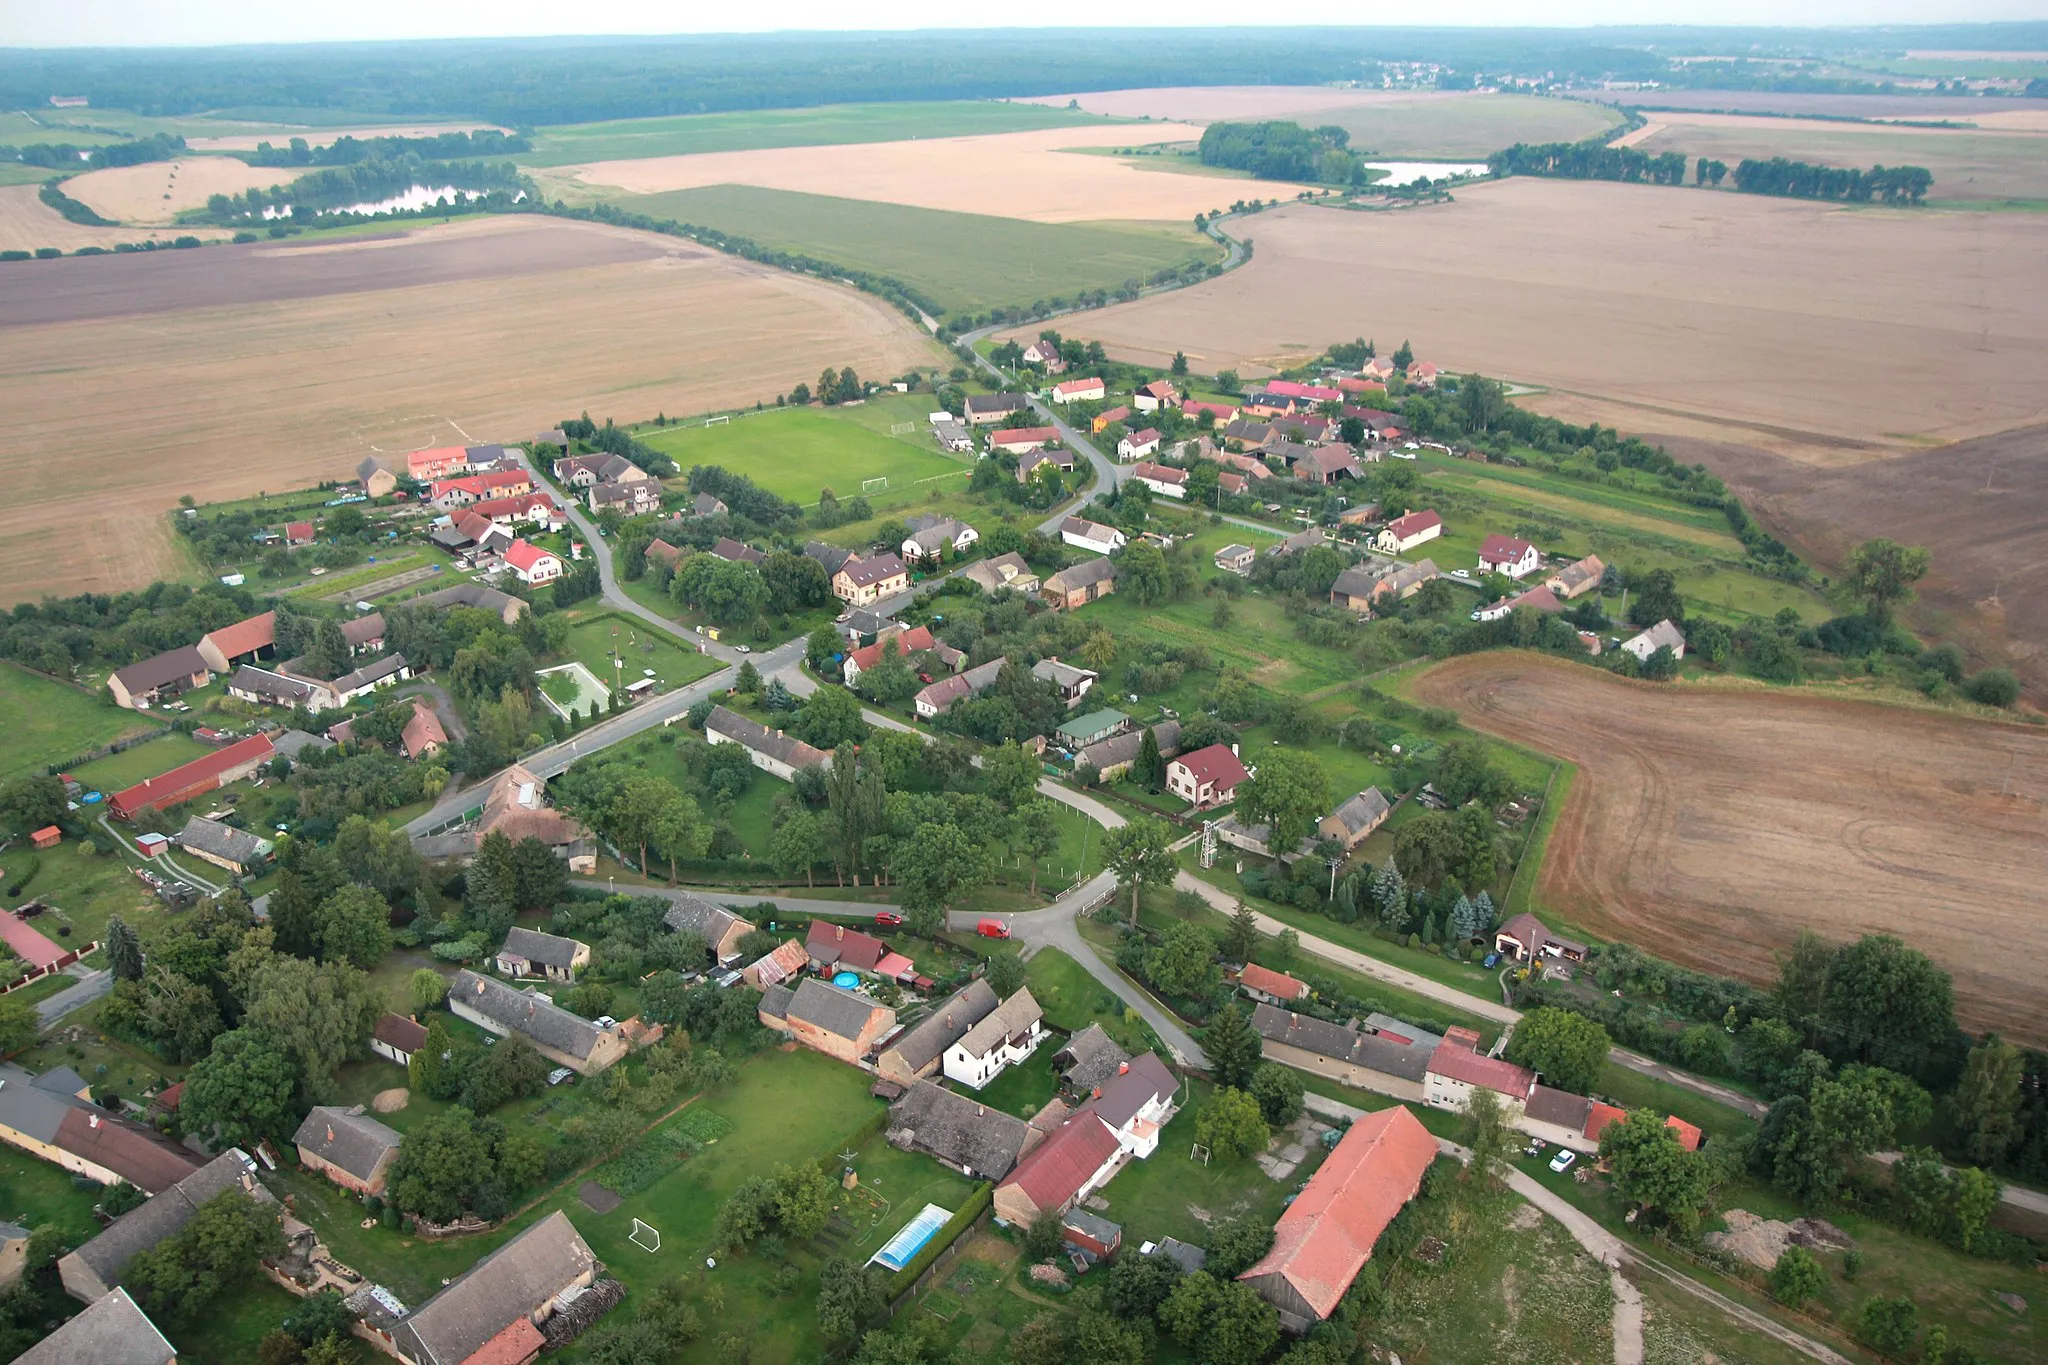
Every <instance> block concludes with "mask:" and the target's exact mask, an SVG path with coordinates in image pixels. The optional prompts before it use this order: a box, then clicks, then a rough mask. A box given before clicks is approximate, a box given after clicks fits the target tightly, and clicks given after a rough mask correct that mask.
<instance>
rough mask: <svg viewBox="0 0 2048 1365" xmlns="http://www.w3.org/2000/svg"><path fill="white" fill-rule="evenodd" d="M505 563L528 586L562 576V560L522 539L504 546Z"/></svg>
mask: <svg viewBox="0 0 2048 1365" xmlns="http://www.w3.org/2000/svg"><path fill="white" fill-rule="evenodd" d="M505 563H506V565H507V566H508V567H509V568H510V569H511V570H512V572H513V573H514V574H516V575H518V577H519V581H520V582H521V583H524V584H526V585H527V586H528V587H530V588H537V587H539V586H540V585H541V584H543V583H552V582H554V581H555V580H556V579H558V578H560V577H561V576H562V561H561V560H560V559H559V558H558V557H557V556H555V555H554V554H553V553H551V552H549V551H547V550H543V549H541V548H540V546H538V545H535V544H533V543H531V542H530V541H527V540H524V539H520V540H515V541H513V542H512V543H511V544H510V545H507V546H506V547H505Z"/></svg>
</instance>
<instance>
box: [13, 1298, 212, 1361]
mask: <svg viewBox="0 0 2048 1365" xmlns="http://www.w3.org/2000/svg"><path fill="white" fill-rule="evenodd" d="M177 1358H178V1349H177V1347H175V1346H173V1345H171V1343H170V1341H169V1339H168V1338H166V1337H165V1336H164V1334H163V1333H162V1332H160V1331H158V1330H157V1325H156V1324H155V1323H153V1322H151V1321H150V1320H149V1314H147V1313H145V1312H143V1311H142V1309H141V1308H139V1307H137V1306H136V1303H135V1300H134V1299H131V1298H129V1297H128V1291H127V1290H125V1289H116V1290H115V1291H114V1292H113V1293H111V1294H106V1295H103V1296H102V1297H100V1298H98V1299H96V1300H94V1301H92V1304H91V1306H90V1307H88V1308H87V1309H86V1310H85V1311H84V1312H83V1313H80V1314H79V1315H78V1316H77V1317H75V1318H71V1319H69V1320H68V1321H66V1322H65V1323H63V1324H62V1325H61V1326H59V1327H58V1328H57V1329H56V1330H55V1331H53V1332H51V1333H50V1334H49V1335H48V1336H46V1337H44V1338H43V1339H42V1340H40V1341H38V1342H36V1344H35V1345H33V1346H31V1347H29V1348H28V1349H27V1350H26V1351H24V1352H22V1354H20V1355H18V1356H16V1357H15V1358H14V1359H15V1362H16V1365H172V1362H174V1361H176V1360H177Z"/></svg>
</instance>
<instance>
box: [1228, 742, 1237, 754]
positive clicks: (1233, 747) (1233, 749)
mask: <svg viewBox="0 0 2048 1365" xmlns="http://www.w3.org/2000/svg"><path fill="white" fill-rule="evenodd" d="M1230 756H1231V757H1232V758H1236V757H1237V741H1236V740H1232V741H1230Z"/></svg>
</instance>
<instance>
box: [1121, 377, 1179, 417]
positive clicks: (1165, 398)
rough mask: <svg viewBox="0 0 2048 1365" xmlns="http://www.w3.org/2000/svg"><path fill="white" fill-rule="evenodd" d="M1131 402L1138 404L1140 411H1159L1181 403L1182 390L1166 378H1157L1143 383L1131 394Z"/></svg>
mask: <svg viewBox="0 0 2048 1365" xmlns="http://www.w3.org/2000/svg"><path fill="white" fill-rule="evenodd" d="M1131 402H1132V403H1133V404H1135V405H1136V407H1137V409H1138V411H1139V412H1157V411H1158V410H1159V409H1161V408H1166V407H1172V406H1174V405H1175V404H1177V403H1179V402H1180V390H1179V389H1176V388H1175V387H1174V386H1173V385H1172V384H1170V383H1168V382H1167V381H1166V380H1164V379H1155V380H1153V381H1152V382H1151V383H1149V384H1145V385H1142V386H1141V387H1140V388H1139V389H1138V391H1137V392H1136V393H1135V394H1133V395H1131Z"/></svg>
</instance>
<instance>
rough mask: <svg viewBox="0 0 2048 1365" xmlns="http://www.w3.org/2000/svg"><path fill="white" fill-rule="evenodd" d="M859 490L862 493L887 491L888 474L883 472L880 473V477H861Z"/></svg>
mask: <svg viewBox="0 0 2048 1365" xmlns="http://www.w3.org/2000/svg"><path fill="white" fill-rule="evenodd" d="M860 491H861V492H862V493H886V492H888V491H889V476H888V475H887V474H884V475H882V477H881V478H879V479H862V480H861V481H860Z"/></svg>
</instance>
